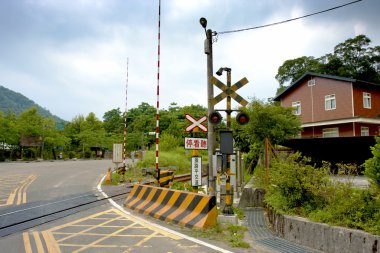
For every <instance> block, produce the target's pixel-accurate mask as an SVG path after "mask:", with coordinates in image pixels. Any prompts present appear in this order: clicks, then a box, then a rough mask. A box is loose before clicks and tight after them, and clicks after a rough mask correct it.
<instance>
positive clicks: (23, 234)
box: [22, 232, 33, 253]
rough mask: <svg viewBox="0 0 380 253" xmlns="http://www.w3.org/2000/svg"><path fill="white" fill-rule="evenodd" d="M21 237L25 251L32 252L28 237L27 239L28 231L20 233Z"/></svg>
mask: <svg viewBox="0 0 380 253" xmlns="http://www.w3.org/2000/svg"><path fill="white" fill-rule="evenodd" d="M22 238H23V239H24V247H25V253H32V252H33V251H32V247H31V246H30V239H29V233H28V232H24V233H22Z"/></svg>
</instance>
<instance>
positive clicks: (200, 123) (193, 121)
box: [185, 114, 207, 132]
mask: <svg viewBox="0 0 380 253" xmlns="http://www.w3.org/2000/svg"><path fill="white" fill-rule="evenodd" d="M185 118H186V119H187V120H188V121H189V122H190V123H191V124H190V125H189V126H187V127H186V132H191V131H192V130H193V129H194V128H196V127H199V129H201V130H202V131H203V132H207V127H206V126H204V125H203V122H205V121H206V120H207V116H203V117H201V118H200V119H198V120H197V119H196V118H194V117H193V116H191V115H190V114H186V115H185Z"/></svg>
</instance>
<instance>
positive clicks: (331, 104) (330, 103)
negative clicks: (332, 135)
mask: <svg viewBox="0 0 380 253" xmlns="http://www.w3.org/2000/svg"><path fill="white" fill-rule="evenodd" d="M335 109H336V97H335V94H330V95H326V96H325V111H330V110H335Z"/></svg>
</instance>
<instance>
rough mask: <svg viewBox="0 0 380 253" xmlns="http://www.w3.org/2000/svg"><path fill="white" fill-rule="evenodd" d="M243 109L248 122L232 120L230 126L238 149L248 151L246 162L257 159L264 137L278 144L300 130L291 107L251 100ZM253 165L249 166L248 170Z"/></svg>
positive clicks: (297, 119) (298, 122)
mask: <svg viewBox="0 0 380 253" xmlns="http://www.w3.org/2000/svg"><path fill="white" fill-rule="evenodd" d="M243 110H244V111H246V113H247V114H248V115H249V117H250V121H249V123H248V124H247V125H244V126H240V125H238V124H237V123H236V122H235V121H232V128H233V129H234V139H235V145H236V146H237V147H238V148H240V150H242V151H244V152H248V160H249V161H248V164H249V163H250V162H252V161H253V162H255V161H257V160H258V158H259V155H260V153H261V152H262V150H263V146H264V139H265V138H268V139H269V141H270V142H271V143H272V144H279V143H281V142H282V141H284V140H285V139H287V138H290V137H294V136H295V135H297V134H298V133H299V132H300V131H301V122H300V119H299V118H298V117H297V116H295V115H294V114H293V110H292V108H285V107H281V106H277V105H275V104H270V103H264V102H261V101H258V100H253V101H252V102H251V103H249V105H248V106H247V108H245V109H243ZM253 165H254V163H253ZM253 167H254V166H253ZM253 167H251V168H249V169H250V171H252V170H253Z"/></svg>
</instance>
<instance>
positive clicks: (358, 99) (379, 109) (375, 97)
mask: <svg viewBox="0 0 380 253" xmlns="http://www.w3.org/2000/svg"><path fill="white" fill-rule="evenodd" d="M363 92H367V93H370V94H371V109H367V108H364V106H363ZM354 105H355V106H354V111H355V116H359V117H370V118H376V117H377V116H378V115H379V113H380V92H379V91H375V90H374V89H370V88H362V87H358V86H356V85H354Z"/></svg>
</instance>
